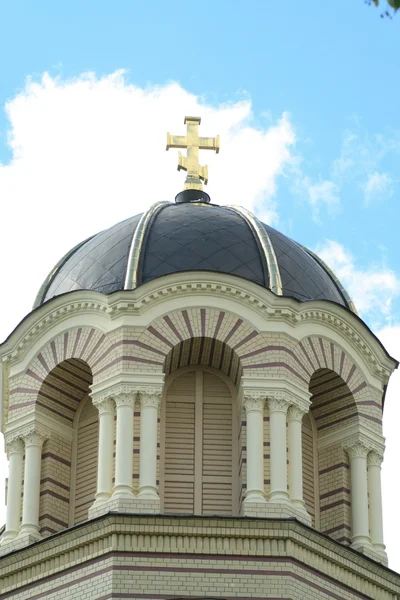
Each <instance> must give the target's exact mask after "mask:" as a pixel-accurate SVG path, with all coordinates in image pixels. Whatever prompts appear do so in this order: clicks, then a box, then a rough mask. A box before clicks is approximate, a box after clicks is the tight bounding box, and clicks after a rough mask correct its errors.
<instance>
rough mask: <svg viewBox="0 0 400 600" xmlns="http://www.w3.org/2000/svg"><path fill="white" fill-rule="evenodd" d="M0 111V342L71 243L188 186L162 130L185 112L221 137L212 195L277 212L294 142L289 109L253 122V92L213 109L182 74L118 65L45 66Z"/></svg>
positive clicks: (210, 156)
mask: <svg viewBox="0 0 400 600" xmlns="http://www.w3.org/2000/svg"><path fill="white" fill-rule="evenodd" d="M6 111H7V114H8V117H9V121H10V131H9V136H8V137H9V143H10V147H11V150H12V160H11V161H10V163H9V164H6V165H4V164H3V165H2V164H0V198H1V201H2V211H3V212H2V218H1V222H0V269H1V273H2V282H3V285H4V286H6V287H7V289H8V290H10V291H12V302H11V301H10V302H9V303H8V305H5V304H4V303H5V302H6V298H7V295H5V294H4V295H3V299H2V302H3V306H1V308H2V314H3V315H5V314H7V319H4V318H3V319H2V322H1V323H0V340H1V339H3V338H4V337H5V335H6V334H8V333H9V332H10V330H11V328H12V327H13V326H15V325H16V323H17V322H18V320H19V319H21V318H22V317H23V316H24V314H26V313H27V312H28V311H29V310H30V308H31V305H32V303H33V300H34V297H35V294H36V291H37V289H38V287H39V286H40V284H41V282H42V280H43V279H44V277H45V276H46V274H47V273H48V272H49V271H50V269H51V268H52V267H53V266H54V264H55V262H56V261H57V260H58V259H59V258H60V257H61V256H62V255H63V254H64V253H65V252H66V251H67V250H68V249H69V248H71V247H72V246H73V245H74V244H76V243H77V242H79V241H80V240H82V239H85V238H86V237H88V236H89V235H90V234H93V233H96V232H97V231H99V230H101V229H103V228H106V227H108V226H110V225H112V224H114V223H115V222H118V221H120V220H122V219H124V218H126V217H128V216H131V215H134V214H136V213H139V212H141V211H142V210H144V209H145V208H147V207H148V206H149V205H150V204H151V203H152V202H155V201H158V200H173V199H174V197H175V195H176V193H178V192H179V191H180V190H181V189H183V183H184V174H183V173H177V170H176V168H177V161H178V156H177V151H175V150H170V151H169V152H168V153H167V152H165V144H166V132H167V131H170V132H171V133H174V134H184V133H185V126H184V124H183V118H184V116H185V115H190V114H194V115H199V116H201V117H202V124H201V134H202V135H206V136H214V135H216V134H217V133H219V134H220V136H221V151H220V154H219V155H218V156H216V155H215V153H212V152H202V153H201V161H202V164H208V165H209V178H210V184H209V186H208V187H207V188H206V189H207V191H208V192H209V193H210V195H211V197H212V200H213V201H214V202H216V203H218V204H229V203H240V204H242V205H244V206H247V207H248V208H249V209H250V210H255V211H257V213H258V214H259V215H260V216H262V218H264V219H266V220H268V221H270V222H271V221H273V220H276V219H277V213H276V204H275V200H274V196H275V193H276V189H277V180H278V177H279V176H280V175H282V174H284V172H285V167H286V165H288V164H289V163H290V161H291V160H292V154H291V147H292V145H293V144H294V142H295V134H294V130H293V127H292V125H291V122H290V119H289V117H288V115H287V114H282V116H281V117H280V118H279V119H278V120H277V121H276V122H275V123H273V124H271V125H269V126H268V127H267V128H264V129H263V128H256V127H254V126H253V125H252V106H251V101H250V100H248V99H245V100H242V101H237V102H233V103H231V104H224V105H221V106H217V107H213V106H210V105H208V104H206V103H205V102H204V101H203V100H202V99H201V98H199V97H197V96H195V95H194V94H191V93H190V92H188V91H187V90H185V89H183V88H182V87H181V86H180V85H178V84H177V83H170V84H168V85H165V86H161V87H157V86H153V87H149V88H145V89H143V88H140V87H137V86H135V85H133V84H130V83H128V82H127V81H126V78H125V75H124V73H123V72H122V71H117V72H115V73H112V74H110V75H107V76H104V77H101V78H97V77H96V76H95V75H94V74H85V75H82V76H81V77H78V78H77V79H74V80H70V81H64V80H62V79H59V78H52V77H50V76H49V75H47V74H45V75H44V76H43V78H42V79H41V81H39V82H33V81H28V82H27V84H26V88H25V90H23V91H22V92H21V93H20V94H18V95H17V96H16V97H15V98H14V99H12V100H11V101H10V102H9V103H8V104H7V106H6Z"/></svg>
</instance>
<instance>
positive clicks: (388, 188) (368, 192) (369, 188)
mask: <svg viewBox="0 0 400 600" xmlns="http://www.w3.org/2000/svg"><path fill="white" fill-rule="evenodd" d="M362 188H363V190H364V197H365V201H366V203H367V204H369V203H370V202H371V201H372V200H375V199H376V198H379V197H381V196H385V197H386V198H388V197H390V196H392V195H393V179H392V178H391V177H390V175H388V173H380V172H379V171H373V172H372V173H370V174H369V175H368V177H367V181H366V182H365V183H364V184H363V185H362Z"/></svg>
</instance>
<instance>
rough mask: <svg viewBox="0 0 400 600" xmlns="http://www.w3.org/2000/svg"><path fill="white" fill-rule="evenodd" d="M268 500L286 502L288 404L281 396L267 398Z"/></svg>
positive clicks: (287, 497) (287, 495)
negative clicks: (269, 475)
mask: <svg viewBox="0 0 400 600" xmlns="http://www.w3.org/2000/svg"><path fill="white" fill-rule="evenodd" d="M268 406H269V431H270V457H271V458H270V471H271V477H270V479H271V484H270V498H269V500H270V502H276V503H287V502H288V501H289V494H288V489H287V457H286V414H287V411H288V408H289V404H288V402H287V401H286V400H284V399H283V398H269V399H268Z"/></svg>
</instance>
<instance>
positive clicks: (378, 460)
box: [367, 450, 383, 467]
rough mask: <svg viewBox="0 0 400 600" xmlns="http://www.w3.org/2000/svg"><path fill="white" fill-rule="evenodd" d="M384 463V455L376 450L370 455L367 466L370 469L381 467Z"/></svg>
mask: <svg viewBox="0 0 400 600" xmlns="http://www.w3.org/2000/svg"><path fill="white" fill-rule="evenodd" d="M382 461H383V453H382V454H380V453H378V452H376V450H372V451H371V452H369V453H368V456H367V464H368V466H369V467H380V466H381V464H382Z"/></svg>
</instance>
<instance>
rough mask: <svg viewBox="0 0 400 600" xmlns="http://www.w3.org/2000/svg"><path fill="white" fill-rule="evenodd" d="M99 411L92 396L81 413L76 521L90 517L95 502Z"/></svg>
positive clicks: (76, 485)
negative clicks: (89, 511) (90, 509)
mask: <svg viewBox="0 0 400 600" xmlns="http://www.w3.org/2000/svg"><path fill="white" fill-rule="evenodd" d="M98 418H99V417H98V411H97V409H96V408H95V407H94V406H93V404H92V402H91V400H90V398H89V399H88V400H87V401H86V404H85V406H84V408H83V410H82V413H81V415H80V419H79V424H78V444H77V461H76V481H75V514H74V523H75V524H76V523H81V522H82V521H86V520H87V518H88V510H89V508H90V506H91V505H92V504H93V502H94V497H95V494H96V484H97V453H98V438H99V421H98Z"/></svg>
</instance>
